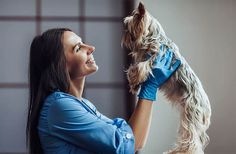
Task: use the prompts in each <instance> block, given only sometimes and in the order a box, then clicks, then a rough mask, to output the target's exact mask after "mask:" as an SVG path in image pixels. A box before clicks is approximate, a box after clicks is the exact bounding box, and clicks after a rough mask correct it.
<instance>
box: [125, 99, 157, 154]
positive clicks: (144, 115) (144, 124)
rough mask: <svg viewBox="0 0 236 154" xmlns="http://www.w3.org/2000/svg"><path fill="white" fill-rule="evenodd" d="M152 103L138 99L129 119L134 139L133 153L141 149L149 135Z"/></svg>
mask: <svg viewBox="0 0 236 154" xmlns="http://www.w3.org/2000/svg"><path fill="white" fill-rule="evenodd" d="M152 105H153V102H152V101H149V100H146V99H140V100H138V103H137V105H136V107H135V109H134V112H133V114H132V115H131V117H130V119H129V125H130V126H131V128H132V130H133V133H134V137H135V151H137V150H139V149H141V148H142V147H143V146H144V145H145V143H146V139H147V136H148V133H149V129H150V124H151V117H152Z"/></svg>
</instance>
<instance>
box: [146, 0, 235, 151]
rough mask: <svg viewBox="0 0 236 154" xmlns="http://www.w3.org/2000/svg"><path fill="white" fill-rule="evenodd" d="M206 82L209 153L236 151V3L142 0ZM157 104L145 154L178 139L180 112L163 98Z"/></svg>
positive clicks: (226, 0) (169, 145) (164, 148)
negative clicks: (210, 111)
mask: <svg viewBox="0 0 236 154" xmlns="http://www.w3.org/2000/svg"><path fill="white" fill-rule="evenodd" d="M143 2H144V4H145V5H146V8H147V9H148V11H149V12H150V13H151V14H152V15H153V16H154V17H156V18H157V19H158V20H159V22H160V23H161V24H162V26H163V28H164V30H165V32H166V34H167V36H168V37H169V38H171V39H172V40H173V41H174V42H175V43H176V44H177V45H178V46H179V48H180V52H181V53H182V55H183V56H184V57H185V58H186V60H187V61H188V63H189V64H190V66H191V67H192V68H193V70H194V71H195V73H196V74H197V75H198V77H199V78H200V80H201V81H202V84H203V87H204V89H205V91H206V92H207V94H208V96H209V99H210V101H211V106H212V119H211V122H212V123H211V126H210V129H209V130H208V134H209V135H210V138H211V142H210V144H209V145H208V147H207V148H206V153H207V154H233V153H236V150H235V146H236V119H235V117H236V112H235V109H236V103H235V100H236V82H235V79H236V71H235V66H236V65H235V58H236V52H235V44H236V30H235V27H236V18H235V15H236V1H234V0H224V1H222V0H174V1H173V0H155V1H154V0H143ZM158 97H159V99H158V102H156V103H155V105H154V112H153V119H152V126H151V132H150V135H149V139H148V141H147V145H146V147H145V148H144V149H143V150H142V151H141V153H142V154H160V153H162V152H163V151H166V150H167V149H169V148H170V147H171V145H172V144H173V143H174V141H175V137H176V130H177V126H178V112H177V111H175V110H174V109H173V108H172V107H171V106H170V105H169V104H168V103H167V102H166V100H165V99H164V97H162V96H161V95H159V96H158Z"/></svg>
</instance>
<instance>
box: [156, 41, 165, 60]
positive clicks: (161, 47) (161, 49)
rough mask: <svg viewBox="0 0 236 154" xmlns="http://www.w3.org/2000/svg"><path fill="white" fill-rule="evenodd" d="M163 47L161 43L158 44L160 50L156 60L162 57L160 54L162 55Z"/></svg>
mask: <svg viewBox="0 0 236 154" xmlns="http://www.w3.org/2000/svg"><path fill="white" fill-rule="evenodd" d="M163 48H164V45H163V44H162V45H161V46H160V50H159V53H158V56H157V58H156V60H157V61H160V60H161V58H162V56H163Z"/></svg>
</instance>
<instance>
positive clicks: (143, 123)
mask: <svg viewBox="0 0 236 154" xmlns="http://www.w3.org/2000/svg"><path fill="white" fill-rule="evenodd" d="M162 49H163V46H161V48H160V53H159V54H158V56H157V57H156V59H155V60H154V62H153V66H152V74H153V75H149V77H148V79H147V80H146V81H145V82H144V83H142V85H141V89H140V92H139V94H138V97H139V100H138V103H137V106H136V108H135V110H134V112H133V114H132V115H131V118H130V120H129V124H130V126H131V128H132V130H133V133H134V136H135V151H137V150H139V149H141V148H143V147H144V145H145V143H146V139H147V136H148V133H149V129H150V124H151V117H152V105H153V101H155V100H156V95H157V91H158V89H159V87H160V86H161V85H162V84H163V83H164V82H165V81H166V80H167V79H168V78H169V77H170V76H171V75H172V74H173V73H174V72H175V71H176V70H177V68H178V67H179V66H180V64H181V62H180V60H176V61H175V62H174V63H173V64H172V57H173V52H172V51H171V50H170V49H168V51H167V52H166V53H165V54H162V52H163V51H162Z"/></svg>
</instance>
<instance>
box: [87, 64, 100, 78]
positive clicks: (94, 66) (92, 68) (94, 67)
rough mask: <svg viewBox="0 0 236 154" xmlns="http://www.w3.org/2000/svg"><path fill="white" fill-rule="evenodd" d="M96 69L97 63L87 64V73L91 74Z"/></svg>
mask: <svg viewBox="0 0 236 154" xmlns="http://www.w3.org/2000/svg"><path fill="white" fill-rule="evenodd" d="M97 71H98V65H97V64H92V65H90V66H89V73H88V75H89V74H92V73H95V72H97Z"/></svg>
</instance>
